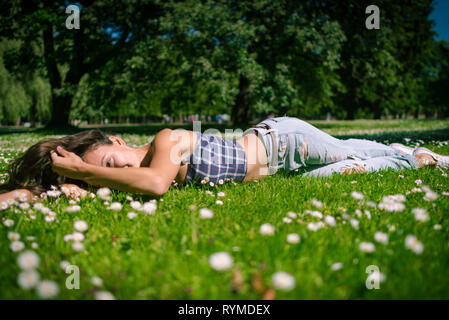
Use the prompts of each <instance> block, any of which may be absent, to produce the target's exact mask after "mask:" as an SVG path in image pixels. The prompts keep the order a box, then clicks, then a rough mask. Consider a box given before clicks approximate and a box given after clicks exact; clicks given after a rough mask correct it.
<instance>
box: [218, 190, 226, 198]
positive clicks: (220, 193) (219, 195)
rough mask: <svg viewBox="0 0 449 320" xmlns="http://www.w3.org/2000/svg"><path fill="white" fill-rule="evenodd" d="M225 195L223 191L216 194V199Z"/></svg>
mask: <svg viewBox="0 0 449 320" xmlns="http://www.w3.org/2000/svg"><path fill="white" fill-rule="evenodd" d="M225 195H226V194H225V193H224V192H223V191H220V192H219V193H217V197H224V196H225Z"/></svg>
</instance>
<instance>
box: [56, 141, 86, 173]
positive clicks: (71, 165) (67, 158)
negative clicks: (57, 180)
mask: <svg viewBox="0 0 449 320" xmlns="http://www.w3.org/2000/svg"><path fill="white" fill-rule="evenodd" d="M56 151H57V152H55V151H51V160H52V169H53V171H54V172H56V173H57V174H59V175H61V176H64V177H68V178H72V179H76V180H83V178H84V173H83V169H84V167H85V166H86V163H85V162H84V161H83V160H82V159H81V158H80V157H79V156H77V155H76V154H75V153H73V152H69V151H67V150H65V149H64V148H63V147H60V146H58V147H57V148H56Z"/></svg>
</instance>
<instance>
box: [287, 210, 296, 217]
mask: <svg viewBox="0 0 449 320" xmlns="http://www.w3.org/2000/svg"><path fill="white" fill-rule="evenodd" d="M287 217H289V218H290V219H296V217H297V214H296V213H295V212H293V211H289V212H287Z"/></svg>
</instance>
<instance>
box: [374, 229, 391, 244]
mask: <svg viewBox="0 0 449 320" xmlns="http://www.w3.org/2000/svg"><path fill="white" fill-rule="evenodd" d="M374 240H376V241H377V242H380V243H387V242H388V234H386V233H383V232H380V231H377V232H376V233H375V234H374Z"/></svg>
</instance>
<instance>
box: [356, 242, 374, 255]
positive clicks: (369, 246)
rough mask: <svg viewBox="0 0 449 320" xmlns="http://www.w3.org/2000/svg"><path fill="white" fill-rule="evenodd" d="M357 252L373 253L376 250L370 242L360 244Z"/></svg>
mask: <svg viewBox="0 0 449 320" xmlns="http://www.w3.org/2000/svg"><path fill="white" fill-rule="evenodd" d="M359 250H360V251H362V252H368V253H369V252H373V251H374V250H376V246H375V245H374V244H373V243H371V242H360V244H359Z"/></svg>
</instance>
